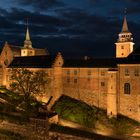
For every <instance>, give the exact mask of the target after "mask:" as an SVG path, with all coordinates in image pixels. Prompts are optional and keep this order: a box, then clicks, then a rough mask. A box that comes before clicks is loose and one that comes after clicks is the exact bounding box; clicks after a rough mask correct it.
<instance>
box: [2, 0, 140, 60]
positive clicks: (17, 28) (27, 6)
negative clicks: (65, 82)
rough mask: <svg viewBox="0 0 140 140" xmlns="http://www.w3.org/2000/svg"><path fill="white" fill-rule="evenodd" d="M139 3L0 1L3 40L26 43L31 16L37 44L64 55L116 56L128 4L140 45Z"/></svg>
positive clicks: (130, 0) (127, 0)
mask: <svg viewBox="0 0 140 140" xmlns="http://www.w3.org/2000/svg"><path fill="white" fill-rule="evenodd" d="M8 1H9V5H8ZM11 1H12V3H11ZM139 6H140V2H138V1H137V0H124V1H123V2H122V1H121V0H112V1H109V0H98V1H97V0H71V1H66V0H5V3H4V2H0V37H1V38H0V43H1V46H2V44H3V43H4V42H5V41H9V43H11V44H16V45H23V42H24V39H25V31H26V20H27V18H28V19H29V29H30V34H31V39H32V43H33V46H34V47H46V48H48V50H49V51H50V52H51V53H55V52H57V51H61V52H62V54H63V55H64V56H73V55H74V56H84V55H89V56H93V57H94V56H95V57H96V56H103V57H105V56H107V57H109V56H113V55H114V52H115V46H114V43H115V42H116V40H117V35H118V33H119V32H120V31H121V27H122V20H123V16H124V12H123V11H124V9H125V7H127V9H128V10H127V11H128V16H127V19H128V24H129V28H130V31H132V33H133V34H134V41H135V42H136V46H138V45H139V44H140V39H139V36H140V25H139V23H140V22H139V21H140V17H139V14H140V9H139Z"/></svg>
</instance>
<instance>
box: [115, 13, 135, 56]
mask: <svg viewBox="0 0 140 140" xmlns="http://www.w3.org/2000/svg"><path fill="white" fill-rule="evenodd" d="M118 37H119V38H118V40H117V42H116V43H115V44H116V58H123V57H127V56H128V55H129V54H130V53H132V52H133V48H134V42H133V38H132V33H131V32H130V31H129V29H128V24H127V19H126V15H125V16H124V20H123V26H122V30H121V32H120V33H119V35H118Z"/></svg>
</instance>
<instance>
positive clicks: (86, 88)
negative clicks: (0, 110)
mask: <svg viewBox="0 0 140 140" xmlns="http://www.w3.org/2000/svg"><path fill="white" fill-rule="evenodd" d="M115 44H116V58H110V59H102V58H101V59H95V58H94V59H92V58H87V57H85V58H83V59H64V58H63V57H62V55H61V53H58V54H57V55H55V56H52V55H50V54H49V53H48V51H47V50H46V49H37V48H33V46H32V42H31V40H30V34H29V30H28V28H27V32H26V39H25V41H24V45H23V47H19V46H13V45H10V44H8V43H7V42H6V43H5V45H4V47H3V49H2V52H1V55H0V66H1V67H0V84H1V85H5V86H6V87H7V88H8V87H9V83H10V82H11V81H10V79H9V77H10V69H12V68H27V69H30V70H33V71H37V70H43V71H45V72H47V73H48V76H49V77H50V78H51V84H50V86H49V87H47V88H46V89H45V90H44V95H43V96H42V100H46V101H47V100H48V99H49V97H51V96H53V100H52V104H53V103H54V101H55V100H57V99H58V98H59V97H60V96H61V95H62V94H65V95H68V96H71V97H73V98H76V99H78V100H82V101H84V102H86V103H88V104H89V105H93V106H96V107H98V108H102V109H105V110H107V115H108V116H109V117H116V116H117V115H118V114H122V115H125V116H127V117H130V118H132V119H134V120H137V121H139V122H140V82H139V81H140V49H139V48H137V49H135V50H134V43H133V38H132V33H131V32H130V31H129V29H128V25H127V20H126V16H125V17H124V21H123V26H122V31H121V32H120V33H119V38H118V40H117V42H116V43H115Z"/></svg>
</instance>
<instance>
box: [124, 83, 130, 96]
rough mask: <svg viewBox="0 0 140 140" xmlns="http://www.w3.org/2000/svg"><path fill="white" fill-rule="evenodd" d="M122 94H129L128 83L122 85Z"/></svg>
mask: <svg viewBox="0 0 140 140" xmlns="http://www.w3.org/2000/svg"><path fill="white" fill-rule="evenodd" d="M124 94H130V84H129V83H125V84H124Z"/></svg>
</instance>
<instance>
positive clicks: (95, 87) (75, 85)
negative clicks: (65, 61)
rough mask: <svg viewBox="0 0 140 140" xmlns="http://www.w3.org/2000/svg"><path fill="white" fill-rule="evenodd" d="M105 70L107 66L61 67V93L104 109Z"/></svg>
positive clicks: (105, 90) (105, 92) (105, 97)
mask: <svg viewBox="0 0 140 140" xmlns="http://www.w3.org/2000/svg"><path fill="white" fill-rule="evenodd" d="M107 70H108V69H107V68H63V94H65V95H68V96H71V97H73V98H76V99H79V100H83V101H84V102H86V103H88V104H90V105H95V106H97V107H100V108H104V109H106V105H107V102H106V100H107ZM75 71H77V73H76V72H75ZM75 79H76V80H75Z"/></svg>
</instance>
